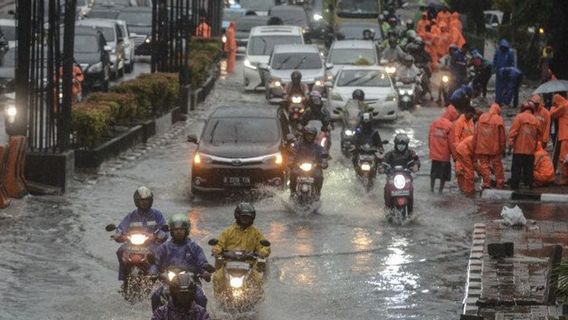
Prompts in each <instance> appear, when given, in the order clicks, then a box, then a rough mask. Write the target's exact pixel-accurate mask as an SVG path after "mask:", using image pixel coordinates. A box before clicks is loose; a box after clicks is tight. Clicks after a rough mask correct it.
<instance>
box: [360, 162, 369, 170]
mask: <svg viewBox="0 0 568 320" xmlns="http://www.w3.org/2000/svg"><path fill="white" fill-rule="evenodd" d="M361 170H363V171H371V165H370V164H368V163H363V164H361Z"/></svg>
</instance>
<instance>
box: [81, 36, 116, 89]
mask: <svg viewBox="0 0 568 320" xmlns="http://www.w3.org/2000/svg"><path fill="white" fill-rule="evenodd" d="M74 42H75V43H74V44H75V49H74V56H75V61H77V64H79V66H81V69H82V70H83V75H84V76H85V80H83V90H84V91H87V92H88V91H92V90H103V91H107V90H108V87H109V82H110V73H111V61H110V51H111V47H110V46H109V45H107V43H106V40H105V38H104V36H103V34H102V32H101V31H99V30H97V29H96V28H95V27H87V26H83V27H81V26H77V27H76V28H75V40H74Z"/></svg>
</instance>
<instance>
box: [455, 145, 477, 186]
mask: <svg viewBox="0 0 568 320" xmlns="http://www.w3.org/2000/svg"><path fill="white" fill-rule="evenodd" d="M476 167H477V165H476V164H475V156H474V153H473V136H469V137H467V138H465V139H464V140H463V141H462V142H460V144H458V146H457V147H456V177H457V180H458V187H459V188H460V191H461V192H463V193H465V194H472V193H474V192H475V168H476Z"/></svg>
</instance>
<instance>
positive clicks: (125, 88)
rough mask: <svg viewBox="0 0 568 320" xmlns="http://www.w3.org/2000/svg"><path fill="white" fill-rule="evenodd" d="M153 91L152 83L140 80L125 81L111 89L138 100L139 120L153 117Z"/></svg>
mask: <svg viewBox="0 0 568 320" xmlns="http://www.w3.org/2000/svg"><path fill="white" fill-rule="evenodd" d="M151 90H152V89H151V86H150V83H148V82H147V81H140V80H138V79H132V80H128V81H124V82H121V83H120V84H118V85H116V86H114V87H112V88H111V91H112V92H117V93H128V94H131V95H133V96H134V97H135V98H136V103H137V108H136V109H137V112H136V113H137V115H138V117H137V118H139V119H146V118H148V117H150V116H151V106H152V105H151V100H150V92H151Z"/></svg>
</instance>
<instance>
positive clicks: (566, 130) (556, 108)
mask: <svg viewBox="0 0 568 320" xmlns="http://www.w3.org/2000/svg"><path fill="white" fill-rule="evenodd" d="M550 118H551V119H553V120H556V119H558V138H557V139H558V142H559V143H560V157H559V159H558V161H559V162H560V168H561V169H560V172H561V173H562V179H561V180H560V184H561V185H565V184H568V100H566V99H565V98H564V97H562V96H561V95H559V94H555V95H554V97H553V98H552V109H550Z"/></svg>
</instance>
